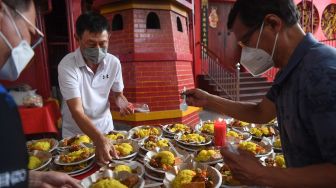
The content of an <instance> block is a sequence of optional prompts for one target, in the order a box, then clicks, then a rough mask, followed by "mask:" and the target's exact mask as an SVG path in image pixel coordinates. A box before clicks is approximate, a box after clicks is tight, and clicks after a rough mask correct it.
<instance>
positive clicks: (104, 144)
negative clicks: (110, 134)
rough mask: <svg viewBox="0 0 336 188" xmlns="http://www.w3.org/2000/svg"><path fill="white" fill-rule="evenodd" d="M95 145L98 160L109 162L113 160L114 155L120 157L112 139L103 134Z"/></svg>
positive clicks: (104, 162)
mask: <svg viewBox="0 0 336 188" xmlns="http://www.w3.org/2000/svg"><path fill="white" fill-rule="evenodd" d="M95 145H96V157H97V159H98V162H100V163H103V164H107V163H109V162H110V161H111V160H112V157H115V158H117V157H118V154H117V152H116V150H115V148H114V146H113V144H112V142H111V141H110V139H108V138H106V137H104V136H102V137H101V138H99V140H97V141H96V142H95Z"/></svg>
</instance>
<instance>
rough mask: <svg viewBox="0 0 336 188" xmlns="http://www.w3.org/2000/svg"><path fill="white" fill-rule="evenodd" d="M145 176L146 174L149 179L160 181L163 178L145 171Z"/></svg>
mask: <svg viewBox="0 0 336 188" xmlns="http://www.w3.org/2000/svg"><path fill="white" fill-rule="evenodd" d="M145 176H147V177H148V178H149V179H152V180H155V181H160V182H162V180H163V178H158V177H154V176H152V175H150V174H149V173H147V172H145Z"/></svg>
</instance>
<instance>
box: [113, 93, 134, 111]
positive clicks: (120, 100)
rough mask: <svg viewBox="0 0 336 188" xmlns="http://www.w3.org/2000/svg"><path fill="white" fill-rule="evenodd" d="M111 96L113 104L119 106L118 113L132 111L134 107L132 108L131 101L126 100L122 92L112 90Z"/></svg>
mask: <svg viewBox="0 0 336 188" xmlns="http://www.w3.org/2000/svg"><path fill="white" fill-rule="evenodd" d="M113 98H114V102H115V104H116V105H117V106H118V107H119V109H120V114H121V115H122V116H124V115H129V114H133V113H134V108H133V105H132V103H129V102H128V100H127V98H126V97H125V96H124V94H123V92H113Z"/></svg>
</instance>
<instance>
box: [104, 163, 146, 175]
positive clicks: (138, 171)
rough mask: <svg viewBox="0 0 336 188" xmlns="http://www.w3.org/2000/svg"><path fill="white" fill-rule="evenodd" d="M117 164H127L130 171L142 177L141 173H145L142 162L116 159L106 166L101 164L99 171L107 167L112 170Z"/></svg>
mask: <svg viewBox="0 0 336 188" xmlns="http://www.w3.org/2000/svg"><path fill="white" fill-rule="evenodd" d="M118 165H126V166H129V167H130V168H131V169H132V173H133V174H135V175H137V176H140V177H143V175H144V174H145V168H144V166H143V165H142V164H140V163H139V162H136V161H118V162H115V163H110V164H108V165H106V166H103V167H101V168H100V169H99V171H101V172H103V171H105V170H107V169H110V170H112V171H114V168H115V167H117V166H118Z"/></svg>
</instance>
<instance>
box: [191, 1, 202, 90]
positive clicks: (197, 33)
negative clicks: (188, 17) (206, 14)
mask: <svg viewBox="0 0 336 188" xmlns="http://www.w3.org/2000/svg"><path fill="white" fill-rule="evenodd" d="M193 12H194V18H193V19H194V28H193V30H194V43H195V44H194V46H195V48H194V80H195V86H196V87H198V85H197V84H198V83H197V81H196V80H197V76H198V75H201V74H202V70H201V0H195V1H194V11H193Z"/></svg>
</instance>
